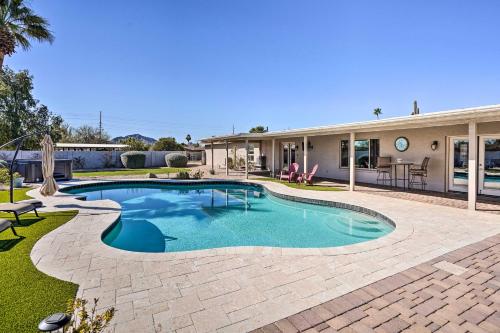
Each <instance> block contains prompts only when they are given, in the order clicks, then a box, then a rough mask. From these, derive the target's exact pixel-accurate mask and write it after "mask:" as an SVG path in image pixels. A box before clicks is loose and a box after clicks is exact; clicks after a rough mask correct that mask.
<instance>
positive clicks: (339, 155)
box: [202, 106, 500, 210]
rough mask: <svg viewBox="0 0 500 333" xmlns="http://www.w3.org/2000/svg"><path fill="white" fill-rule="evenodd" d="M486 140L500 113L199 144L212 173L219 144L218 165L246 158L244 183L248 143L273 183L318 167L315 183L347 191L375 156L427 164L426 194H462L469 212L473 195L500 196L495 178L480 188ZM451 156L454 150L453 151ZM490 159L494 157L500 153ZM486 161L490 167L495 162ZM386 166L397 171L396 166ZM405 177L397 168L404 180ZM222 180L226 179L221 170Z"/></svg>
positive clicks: (497, 130) (370, 168) (369, 179)
mask: <svg viewBox="0 0 500 333" xmlns="http://www.w3.org/2000/svg"><path fill="white" fill-rule="evenodd" d="M400 138H404V139H406V141H407V145H409V146H410V148H409V149H408V147H407V148H406V149H405V150H398V149H397V147H395V139H400ZM455 138H457V139H455ZM454 140H455V141H454ZM488 140H489V141H488ZM487 141H488V142H490V141H493V142H494V143H495V144H496V143H497V142H500V106H488V107H481V108H471V109H460V110H453V111H445V112H436V113H429V114H418V115H412V116H407V117H397V118H390V119H386V120H376V121H367V122H358V123H349V124H341V125H332V126H321V127H312V128H303V129H296V130H286V131H275V132H267V133H248V134H247V133H244V134H237V135H229V136H216V137H211V138H208V139H204V140H202V142H204V143H206V144H207V143H209V144H210V143H212V144H211V145H210V147H211V156H212V157H213V158H210V160H211V166H212V169H214V164H215V162H214V159H216V156H217V153H216V152H214V144H213V143H216V142H217V143H219V144H221V143H224V144H225V147H226V149H225V158H226V160H227V159H228V158H229V152H228V147H229V145H231V144H234V143H239V144H241V145H242V148H243V149H244V152H245V155H246V158H245V163H246V164H245V178H248V175H249V172H248V169H249V168H248V163H249V160H248V156H249V144H250V143H258V145H259V151H258V154H257V153H256V152H255V151H254V153H253V154H254V160H255V157H256V156H265V169H267V170H268V171H269V173H270V175H271V176H273V177H274V176H276V173H277V172H279V170H282V169H283V168H287V167H288V165H289V164H290V163H292V162H297V163H298V164H299V165H300V172H304V173H307V172H309V171H310V170H311V168H312V166H313V165H315V164H318V165H319V174H318V176H319V177H321V178H327V179H332V180H336V179H339V180H344V181H348V189H349V190H350V191H355V190H356V189H357V188H356V185H357V183H358V182H361V183H373V182H374V181H373V180H374V175H375V174H376V170H377V166H376V163H375V161H374V160H375V158H376V157H378V156H389V157H391V158H392V159H393V162H395V161H396V160H397V161H399V160H401V162H404V163H403V164H407V165H408V167H410V166H411V165H415V166H416V165H419V164H420V163H421V162H422V160H423V159H424V158H425V157H428V158H429V159H430V170H429V177H428V181H429V190H431V191H433V192H442V193H452V192H455V191H462V192H465V193H466V194H467V208H468V209H471V210H475V209H476V205H477V197H478V193H479V194H486V195H493V196H497V195H500V193H498V192H500V191H499V190H500V189H496V185H497V184H496V179H495V183H494V184H493V185H494V187H493V188H486V185H485V184H486V180H485V179H486V176H485V175H486V174H487V173H486V168H487V167H488V166H487V165H486V163H484V161H485V157H484V156H485V151H486V150H487V149H485V144H486V142H487ZM359 142H363V143H364V142H366V145H367V146H369V148H368V151H369V153H368V154H369V156H368V159H369V162H368V163H367V166H361V165H360V163H359V161H358V160H357V153H358V154H359V151H358V150H357V149H358V147H357V146H356V145H357V144H358V143H359ZM455 142H459V143H461V146H459V148H457V146H456V145H455V146H454V144H455ZM457 149H458V150H460V151H458V152H456V151H457ZM464 149H465V151H464ZM207 151H208V150H207ZM454 152H455V155H454ZM493 153H494V154H500V150H499V151H498V152H497V151H494V152H493ZM457 154H460V156H458V155H457ZM370 160H371V161H370ZM457 160H459V161H458V162H460V163H461V164H460V166H458V167H457V166H456V165H455V164H457V163H458V162H457ZM493 161H494V163H497V162H498V161H497V159H496V157H495V159H494V160H493ZM393 164H395V166H394V168H395V170H397V168H398V166H399V164H401V163H400V162H397V163H393ZM497 164H498V163H497ZM497 169H499V168H498V166H496V165H494V166H493V167H490V170H489V172H497V171H498V170H497ZM499 170H500V169H499ZM399 172H401V171H399ZM406 172H407V171H406V169H404V171H403V174H405V175H404V176H405V177H406ZM408 173H409V172H408ZM226 175H229V168H228V166H227V163H226ZM494 175H495V178H498V177H497V176H496V174H494ZM459 177H460V179H458V178H459ZM408 178H409V176H408ZM426 178H427V175H426ZM396 182H397V179H396ZM455 183H459V184H458V185H457V184H455ZM491 184H492V183H489V184H488V185H491Z"/></svg>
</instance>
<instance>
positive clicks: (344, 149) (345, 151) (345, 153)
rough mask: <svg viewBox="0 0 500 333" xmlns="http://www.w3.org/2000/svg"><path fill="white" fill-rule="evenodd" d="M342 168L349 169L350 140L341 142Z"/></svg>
mask: <svg viewBox="0 0 500 333" xmlns="http://www.w3.org/2000/svg"><path fill="white" fill-rule="evenodd" d="M340 167H341V168H348V167H349V140H341V141H340Z"/></svg>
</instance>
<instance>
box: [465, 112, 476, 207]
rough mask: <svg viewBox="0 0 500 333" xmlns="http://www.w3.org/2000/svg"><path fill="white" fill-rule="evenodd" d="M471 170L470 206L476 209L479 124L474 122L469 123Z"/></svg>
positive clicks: (469, 168) (469, 184)
mask: <svg viewBox="0 0 500 333" xmlns="http://www.w3.org/2000/svg"><path fill="white" fill-rule="evenodd" d="M467 169H468V170H469V177H468V192H469V193H468V206H469V209H471V210H475V209H476V199H477V124H476V122H475V121H474V120H473V121H471V122H469V163H468V167H467Z"/></svg>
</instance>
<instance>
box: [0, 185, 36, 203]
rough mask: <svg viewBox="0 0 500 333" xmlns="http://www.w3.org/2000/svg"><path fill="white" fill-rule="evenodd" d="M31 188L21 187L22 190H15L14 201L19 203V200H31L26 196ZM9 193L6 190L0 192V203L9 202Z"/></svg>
mask: <svg viewBox="0 0 500 333" xmlns="http://www.w3.org/2000/svg"><path fill="white" fill-rule="evenodd" d="M31 189H32V188H31V187H23V188H16V189H14V201H19V200H25V199H31V197H29V196H27V195H26V192H28V191H29V190H31ZM9 201H10V199H9V191H8V190H5V191H4V190H1V191H0V202H9Z"/></svg>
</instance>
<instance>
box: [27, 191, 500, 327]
mask: <svg viewBox="0 0 500 333" xmlns="http://www.w3.org/2000/svg"><path fill="white" fill-rule="evenodd" d="M265 186H266V187H267V188H269V189H270V190H272V191H275V192H279V193H282V194H286V195H293V196H301V197H306V198H310V199H321V200H331V201H337V202H343V203H348V204H352V205H358V206H363V207H366V208H369V209H372V210H375V211H377V212H379V213H381V214H384V215H385V216H387V217H389V218H391V219H392V220H393V221H395V223H396V225H397V227H396V229H395V230H394V231H393V232H392V233H391V234H389V235H387V236H384V237H382V238H380V239H377V240H373V241H369V242H365V243H360V244H355V245H350V246H343V247H336V248H324V249H285V248H283V249H282V248H269V247H232V248H222V249H211V250H199V251H190V252H177V253H135V252H128V251H123V250H119V249H116V248H112V247H109V246H107V245H105V244H104V243H103V242H102V241H101V235H102V232H103V231H104V230H105V229H106V228H108V227H109V226H110V225H111V223H113V222H114V221H115V220H116V219H117V218H118V217H119V215H120V211H121V210H120V206H119V205H118V204H117V203H115V202H113V201H109V200H103V201H88V202H86V201H79V200H76V199H74V198H73V197H71V196H67V195H62V194H58V195H56V196H55V197H49V198H41V197H40V196H39V194H38V193H36V191H33V192H32V193H30V194H31V195H33V196H35V197H40V198H41V199H42V200H43V201H44V203H45V204H46V206H47V207H46V208H45V209H46V210H57V209H78V210H79V214H78V215H77V216H76V217H75V219H74V220H72V221H71V222H69V223H67V224H65V225H63V226H61V227H60V228H58V229H56V230H54V231H52V232H51V233H49V234H47V235H45V236H44V237H43V238H42V239H41V240H40V241H39V242H38V243H37V244H36V245H35V246H34V248H33V250H32V253H31V257H32V260H33V262H34V263H35V265H36V266H37V268H38V269H40V270H41V271H43V272H45V273H47V274H50V275H52V276H55V277H57V278H60V279H64V280H68V281H73V282H75V283H78V284H79V285H80V288H79V290H78V295H79V296H84V297H100V299H101V305H102V306H116V307H117V308H118V310H119V312H118V313H119V314H118V315H117V318H116V320H114V326H113V327H112V329H111V330H114V332H117V333H118V332H173V331H176V332H199V331H203V330H206V331H218V332H245V331H249V330H252V329H255V328H257V327H261V326H263V325H266V324H269V323H272V322H274V321H276V320H279V319H280V318H284V317H286V316H290V315H292V314H294V313H297V312H299V311H303V310H305V309H308V308H311V307H314V306H316V305H318V304H321V303H324V302H326V301H328V300H331V299H334V298H335V297H338V296H341V295H343V294H345V293H348V292H350V291H352V290H355V289H358V288H360V287H363V286H366V285H368V284H370V283H373V282H375V281H378V280H380V279H384V278H386V277H387V276H390V275H393V274H395V273H398V272H401V271H403V270H405V269H408V268H410V267H412V266H415V265H419V264H421V263H423V262H426V261H428V260H431V259H433V258H435V257H437V256H440V255H443V254H445V253H447V252H449V251H450V250H454V249H458V248H460V247H462V246H464V245H468V244H471V243H474V242H477V241H480V240H482V239H484V238H486V237H488V236H491V235H495V234H497V233H499V232H500V223H499V221H498V216H497V215H493V214H486V213H481V212H470V211H464V210H461V209H456V208H449V207H441V206H436V205H430V204H424V203H419V202H411V201H405V200H399V199H393V198H387V199H385V200H374V198H375V197H374V196H373V195H369V194H365V193H357V192H354V193H350V192H328V193H326V192H316V191H306V190H295V189H291V188H288V187H285V186H283V185H281V184H275V183H266V184H265ZM446 260H447V259H446ZM482 260H483V261H484V262H482V263H483V264H486V261H485V258H483V259H482ZM454 263H455V264H457V265H461V266H467V265H468V263H469V262H468V261H467V260H464V261H463V262H460V261H459V262H454ZM480 264H481V262H480ZM433 269H436V268H433ZM412 272H413V273H412ZM473 272H475V270H474V269H470V270H469V271H468V273H470V274H472V273H473ZM477 273H479V270H478V271H477ZM410 274H414V275H417V276H418V275H419V273H418V271H417V270H415V271H411V270H410ZM409 278H410V277H409ZM488 278H489V277H488V276H486V275H478V276H477V277H476V279H477V282H476V283H478V282H480V281H483V280H487V279H488ZM435 279H436V281H437V280H439V281H441V279H439V278H438V277H435ZM382 281H384V280H382ZM389 281H390V280H389ZM384 283H385V282H384ZM384 283H382V284H381V286H384ZM390 287H391V286H390V283H389V285H387V286H385V288H386V289H390ZM423 288H425V287H423ZM438 289H439V288H438ZM447 291H448V290H447ZM438 292H440V291H439V290H436V287H433V288H429V290H427V291H426V293H427V294H429V293H434V294H435V293H438ZM461 292H462V290H461V289H454V290H452V291H450V293H452V295H455V294H457V293H461ZM468 292H470V291H466V293H468ZM408 293H410V292H409V291H408ZM411 293H412V295H416V296H415V297H417V298H418V300H419V301H420V303H423V302H425V301H426V300H427V295H426V293H423V292H421V291H419V290H415V291H411ZM359 297H364V296H363V295H361V296H359ZM397 297H399V296H398V295H396V294H394V293H393V294H390V295H385V296H384V298H380V299H378V300H375V301H374V303H373V309H376V310H377V311H378V312H375V311H374V310H371V311H373V313H371V314H369V315H368V316H367V317H365V318H363V319H361V320H359V321H358V322H357V323H358V324H357V325H358V326H359V327H361V325H366V323H370V322H372V321H373V322H375V321H383V320H385V318H387V317H392V315H393V311H389V310H383V309H384V306H385V304H386V303H391V302H392V300H393V299H394V298H397ZM412 297H413V296H412ZM483 297H484V298H487V297H485V296H484V295H483ZM352 302H353V300H352V299H351V300H349V302H347V301H346V302H345V303H342V306H343V307H344V308H348V307H349V306H350V305H349V304H352ZM398 302H404V301H403V300H400V301H398ZM428 305H429V306H430V307H435V306H437V305H436V304H435V303H429V304H428ZM474 305H475V304H473V305H471V306H470V307H473V306H474ZM470 307H469V308H470ZM469 308H467V309H465V310H464V311H466V310H469ZM444 309H446V306H445V307H444V308H442V309H440V310H439V311H442V310H444ZM327 310H328V311H330V312H331V311H332V309H327ZM337 310H338V308H337ZM337 310H335V311H337ZM382 310H383V311H382ZM481 310H483V309H481V308H476V309H474V311H471V312H470V313H469V315H470V316H471V318H473V317H474V318H476V317H477V313H476V312H481ZM422 311H423V310H422ZM326 313H327V312H324V313H323V312H321V311H320V312H319V313H315V312H314V313H313V312H308V313H307V314H303V315H302V317H304V318H305V319H306V320H310V321H312V322H315V321H318V320H319V319H318V317H319V318H323V317H325V314H326ZM358 314H359V313H358ZM408 315H409V314H408ZM415 316H416V317H415V318H420V317H419V316H421V317H422V318H420V319H421V321H422V322H424V321H425V320H428V318H427V317H425V316H424V315H421V314H419V313H416V314H415ZM207 318H211V319H213V320H208V319H207ZM298 319H300V317H299V318H298ZM330 319H331V318H330ZM354 319H355V317H352V318H347V320H354ZM392 319H394V318H390V319H389V320H392ZM424 319H425V320H424ZM391 323H392V324H394V325H397V324H398V323H399V324H401V322H399V321H397V320H394V321H391ZM384 324H385V323H384ZM283 325H286V324H283Z"/></svg>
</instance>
